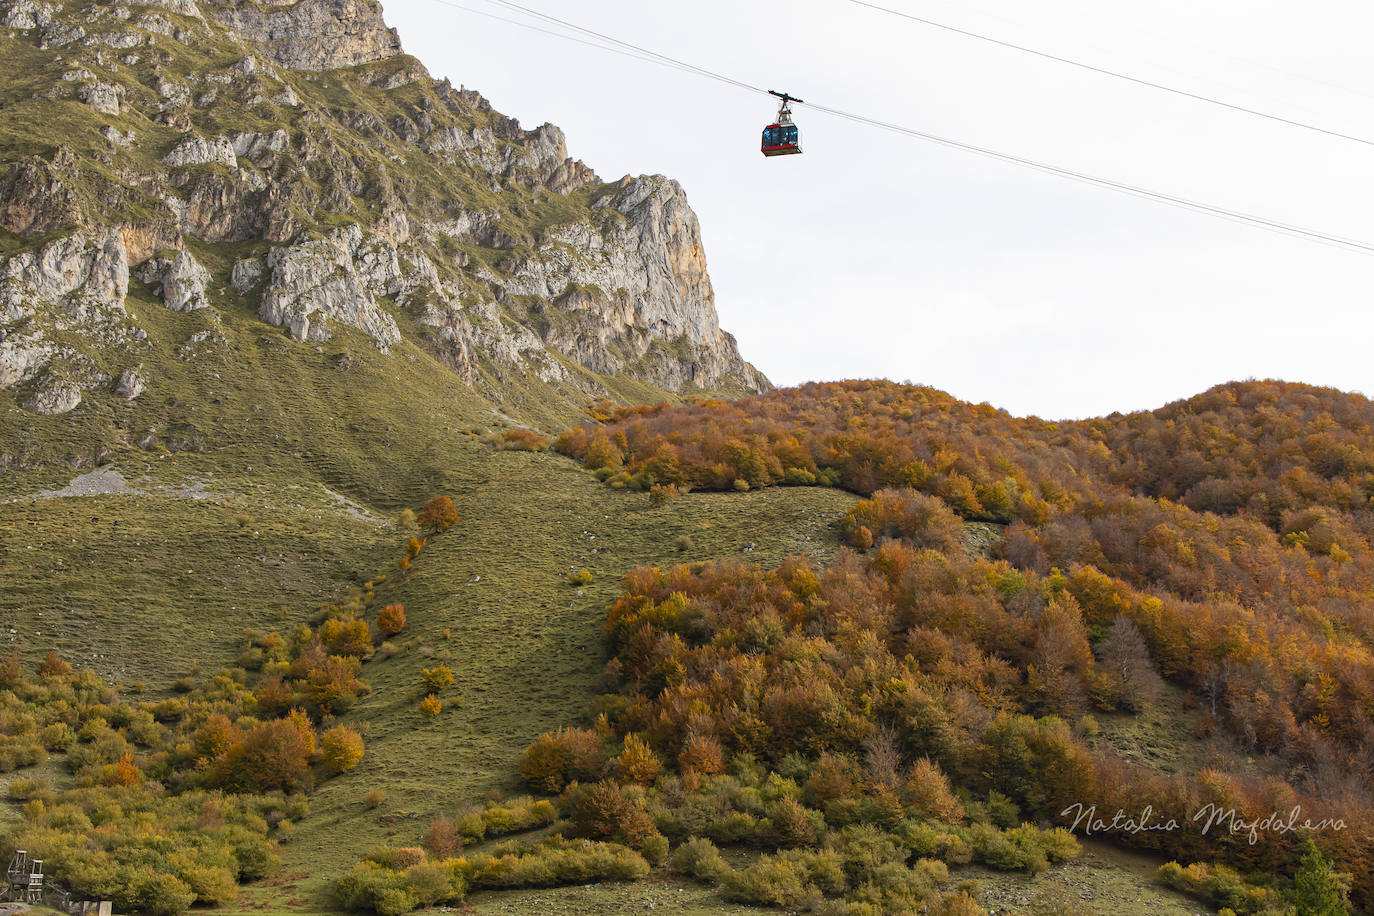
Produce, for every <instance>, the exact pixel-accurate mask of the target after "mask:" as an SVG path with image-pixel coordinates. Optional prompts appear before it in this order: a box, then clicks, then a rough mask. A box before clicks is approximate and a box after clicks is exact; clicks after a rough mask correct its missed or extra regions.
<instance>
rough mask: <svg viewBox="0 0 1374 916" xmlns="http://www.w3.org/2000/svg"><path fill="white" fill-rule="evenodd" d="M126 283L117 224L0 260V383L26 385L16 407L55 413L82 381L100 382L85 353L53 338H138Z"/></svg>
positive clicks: (77, 396) (75, 399)
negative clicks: (72, 335)
mask: <svg viewBox="0 0 1374 916" xmlns="http://www.w3.org/2000/svg"><path fill="white" fill-rule="evenodd" d="M128 283H129V262H128V256H127V252H126V249H125V247H124V241H123V238H122V237H121V235H120V233H119V232H118V231H117V230H110V231H108V232H106V233H105V234H104V235H103V236H101V237H94V238H93V237H89V236H86V235H81V234H77V235H72V236H69V237H67V238H62V239H58V240H56V241H54V242H51V243H49V244H48V245H46V246H44V247H43V248H42V249H40V250H38V251H29V252H24V253H22V254H19V255H16V256H14V257H11V258H5V259H3V260H0V389H3V388H11V387H17V386H28V387H30V388H31V389H32V390H31V391H30V392H29V395H28V396H27V398H25V399H23V400H22V401H21V402H20V403H21V406H23V407H24V408H25V409H26V410H30V411H32V412H34V413H40V414H59V413H65V412H67V411H69V410H72V409H73V408H75V407H76V406H77V405H78V404H80V403H81V388H82V385H83V384H84V385H85V386H89V387H95V386H100V385H103V384H105V382H106V380H107V377H106V376H105V375H104V374H103V373H102V372H100V371H99V369H98V368H96V366H95V364H94V363H93V362H92V360H91V359H90V357H89V356H88V355H87V354H86V353H84V352H82V351H80V350H77V349H74V348H72V347H71V346H68V345H67V344H65V343H63V342H61V338H62V337H63V336H65V335H67V334H70V333H72V332H79V333H80V334H81V335H82V336H84V337H86V338H87V339H89V340H91V341H92V342H94V343H97V344H99V345H100V346H101V348H102V349H105V350H116V349H124V350H127V349H131V348H133V347H135V346H136V345H137V344H138V342H139V341H140V340H141V339H142V338H141V337H140V336H139V335H140V333H141V332H139V331H138V329H136V328H134V327H132V326H131V325H130V324H129V322H128V321H127V316H126V314H125V311H124V297H125V295H126V293H127V291H128ZM143 336H144V337H146V335H143ZM59 370H60V371H59Z"/></svg>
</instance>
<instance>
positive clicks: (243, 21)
mask: <svg viewBox="0 0 1374 916" xmlns="http://www.w3.org/2000/svg"><path fill="white" fill-rule="evenodd" d="M208 8H209V9H210V10H211V15H212V16H214V18H215V19H217V20H219V22H221V23H223V24H224V25H225V26H228V27H229V29H231V30H232V31H233V32H234V33H235V34H237V35H238V36H240V37H241V38H246V39H249V40H251V41H253V42H256V43H257V45H258V47H259V48H260V49H261V50H262V51H263V53H264V54H266V56H267V57H268V58H269V59H271V60H272V61H274V62H275V63H278V64H280V65H281V66H283V67H292V68H295V69H299V70H333V69H335V68H336V67H352V66H355V65H357V64H370V63H372V62H373V61H378V60H385V59H386V58H388V57H394V56H396V55H397V54H400V53H401V40H400V38H398V37H397V35H396V30H395V29H389V28H387V26H386V23H385V22H383V21H382V10H381V8H380V7H379V6H378V5H377V4H376V3H373V2H371V0H299V2H295V3H293V2H290V0H287V2H284V3H283V2H279V0H278V2H269V3H268V4H266V5H265V8H264V6H259V5H257V4H255V3H251V2H250V3H238V2H235V0H211V2H210V4H209V7H208Z"/></svg>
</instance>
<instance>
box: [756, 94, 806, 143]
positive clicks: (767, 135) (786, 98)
mask: <svg viewBox="0 0 1374 916" xmlns="http://www.w3.org/2000/svg"><path fill="white" fill-rule="evenodd" d="M768 94H769V95H774V96H777V97H778V98H780V99H782V105H780V106H779V107H778V116H777V118H776V119H775V120H774V121H773V123H772V124H769V125H768V126H767V127H765V128H764V129H763V154H764V155H765V156H793V155H796V154H797V153H800V152H801V151H802V149H801V134H800V133H798V132H797V125H795V124H793V123H792V103H793V102H800V101H801V99H799V98H795V97H793V96H790V95H788V94H787V93H785V92H775V91H773V90H772V89H769V90H768Z"/></svg>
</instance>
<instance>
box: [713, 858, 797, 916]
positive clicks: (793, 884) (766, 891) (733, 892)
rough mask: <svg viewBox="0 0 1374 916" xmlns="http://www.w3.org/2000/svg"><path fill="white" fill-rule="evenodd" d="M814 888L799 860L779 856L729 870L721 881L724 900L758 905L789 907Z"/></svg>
mask: <svg viewBox="0 0 1374 916" xmlns="http://www.w3.org/2000/svg"><path fill="white" fill-rule="evenodd" d="M814 890H816V888H815V886H814V885H813V884H811V882H810V877H809V875H808V874H807V871H806V868H805V867H803V865H802V864H801V863H800V862H798V861H796V860H795V859H787V858H782V857H779V856H764V857H763V858H761V859H759V861H757V862H755V863H754V864H753V865H750V866H749V867H748V868H745V869H743V870H741V871H732V872H729V873H728V874H726V876H725V878H724V880H723V881H722V883H721V891H722V893H723V894H724V896H725V899H726V900H733V901H736V902H738V903H753V904H757V905H759V906H778V907H793V906H796V905H797V904H799V903H801V902H802V901H803V900H805V899H806V898H807V896H808V895H809V894H811V893H812V892H813V891H814Z"/></svg>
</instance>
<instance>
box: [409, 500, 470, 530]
mask: <svg viewBox="0 0 1374 916" xmlns="http://www.w3.org/2000/svg"><path fill="white" fill-rule="evenodd" d="M415 520H416V521H417V522H418V523H419V525H420V527H421V528H429V529H431V530H433V531H445V530H447V529H448V528H450V527H452V526H454V525H456V524H458V522H459V521H460V519H459V518H458V509H457V508H456V507H455V506H454V505H453V500H451V499H449V498H448V496H447V495H442V494H441V495H439V496H436V497H434V498H433V499H431V500H430V501H429V502H427V503H425V507H424V508H423V509H421V510H420V514H419V515H418V516H416V519H415Z"/></svg>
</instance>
